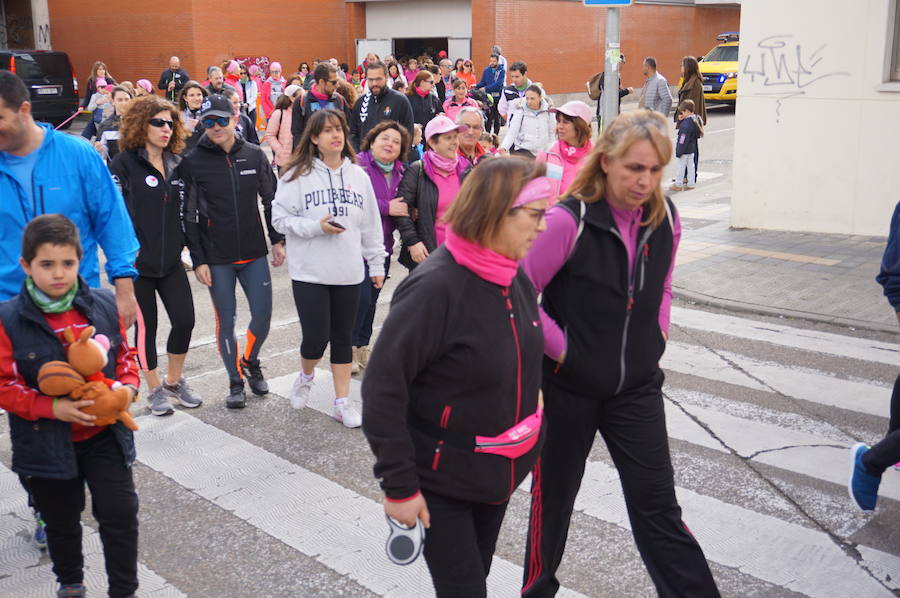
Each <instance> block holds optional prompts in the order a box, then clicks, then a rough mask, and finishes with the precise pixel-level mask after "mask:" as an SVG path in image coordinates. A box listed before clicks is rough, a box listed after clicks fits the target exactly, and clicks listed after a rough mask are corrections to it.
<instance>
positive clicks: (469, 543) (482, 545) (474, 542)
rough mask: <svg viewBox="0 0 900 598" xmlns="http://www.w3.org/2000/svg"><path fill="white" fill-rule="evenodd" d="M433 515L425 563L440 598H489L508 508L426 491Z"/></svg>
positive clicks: (429, 508) (427, 538) (423, 494)
mask: <svg viewBox="0 0 900 598" xmlns="http://www.w3.org/2000/svg"><path fill="white" fill-rule="evenodd" d="M422 496H423V497H424V498H425V503H426V504H427V505H428V512H429V514H430V515H431V527H430V528H428V533H427V535H426V540H425V561H426V562H427V563H428V570H429V571H430V572H431V579H432V582H433V583H434V590H435V593H436V594H437V598H486V596H487V576H488V573H489V572H490V570H491V558H492V557H493V556H494V549H495V548H496V546H497V536H498V535H499V534H500V525H501V524H502V523H503V516H504V515H505V514H506V505H507V504H508V503H505V502H504V503H503V504H499V505H491V504H485V503H473V502H465V501H461V500H455V499H452V498H447V497H446V496H441V495H440V494H434V493H433V492H429V491H427V490H422Z"/></svg>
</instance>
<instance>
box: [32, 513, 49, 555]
mask: <svg viewBox="0 0 900 598" xmlns="http://www.w3.org/2000/svg"><path fill="white" fill-rule="evenodd" d="M34 543H35V544H36V545H37V547H38V549H40V550H47V526H46V525H45V524H44V520H43V519H41V514H40V513H38V512H37V511H35V512H34Z"/></svg>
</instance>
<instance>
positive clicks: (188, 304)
mask: <svg viewBox="0 0 900 598" xmlns="http://www.w3.org/2000/svg"><path fill="white" fill-rule="evenodd" d="M157 294H159V298H160V299H162V302H163V306H164V307H165V308H166V314H167V315H168V316H169V323H170V324H171V330H169V340H168V341H167V342H166V351H167V352H168V353H171V354H172V355H183V354H185V353H187V351H188V347H189V346H190V344H191V332H193V330H194V297H193V296H192V295H191V284H190V283H189V282H188V278H187V273H185V271H184V268H182V267H181V264H178V267H177V268H174V269H173V270H172V272H170V273H169V274H166V275H165V276H163V277H161V278H151V277H149V276H138V277H137V279H135V281H134V296H135V298H136V299H137V302H138V307H139V308H140V310H141V316H142V317H143V319H144V330H143V331H142V330H140V328H138V329H137V330H136V332H135V342H134V346H135V347H137V349H138V358H139V359H140V362H141V368H143V369H145V370H155V369H156V366H157V363H158V362H157V356H156V328H157V322H158V321H159V318H158V316H157V309H156V295H157ZM142 337H143V338H142Z"/></svg>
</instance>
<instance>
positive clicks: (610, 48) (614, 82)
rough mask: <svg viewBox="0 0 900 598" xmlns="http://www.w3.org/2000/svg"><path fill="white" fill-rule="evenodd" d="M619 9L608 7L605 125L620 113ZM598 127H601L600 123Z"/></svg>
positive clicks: (605, 62) (604, 98)
mask: <svg viewBox="0 0 900 598" xmlns="http://www.w3.org/2000/svg"><path fill="white" fill-rule="evenodd" d="M619 48H620V45H619V9H618V8H607V9H606V45H605V46H604V52H603V55H604V58H603V61H604V62H603V64H604V68H603V71H604V73H605V74H604V76H603V111H602V114H603V123H602V124H603V125H604V126H607V125H609V123H611V122H612V121H613V119H614V118H615V117H617V116H618V115H619V64H620V63H619V56H620V55H621V51H620V49H619ZM597 128H598V129H599V128H600V123H598V125H597Z"/></svg>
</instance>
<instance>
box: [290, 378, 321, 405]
mask: <svg viewBox="0 0 900 598" xmlns="http://www.w3.org/2000/svg"><path fill="white" fill-rule="evenodd" d="M314 380H315V378H309V379H308V380H304V378H303V371H302V370H301V371H300V373H299V374H297V379H296V380H294V385H293V386H292V387H291V407H293V408H294V409H303V408H304V407H306V402H307V401H309V394H310V393H311V392H312V385H313V381H314Z"/></svg>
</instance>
